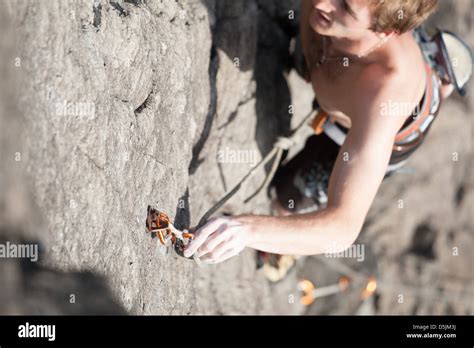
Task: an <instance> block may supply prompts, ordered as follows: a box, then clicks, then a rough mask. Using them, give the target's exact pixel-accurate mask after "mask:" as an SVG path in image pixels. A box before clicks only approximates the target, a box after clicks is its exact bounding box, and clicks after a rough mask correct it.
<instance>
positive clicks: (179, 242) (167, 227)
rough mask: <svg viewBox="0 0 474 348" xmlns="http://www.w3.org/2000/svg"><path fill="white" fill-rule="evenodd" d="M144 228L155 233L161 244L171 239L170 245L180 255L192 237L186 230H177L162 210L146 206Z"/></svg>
mask: <svg viewBox="0 0 474 348" xmlns="http://www.w3.org/2000/svg"><path fill="white" fill-rule="evenodd" d="M146 229H147V232H149V233H156V236H157V237H158V239H159V240H160V243H161V244H162V245H166V244H167V243H168V242H169V241H171V245H172V246H173V247H174V250H175V251H176V253H177V254H178V255H180V256H184V255H183V251H184V249H185V247H186V246H187V245H188V244H189V242H190V240H191V239H192V238H193V237H194V235H193V234H192V233H189V231H188V230H186V229H185V230H183V231H180V230H178V229H177V228H176V227H175V226H174V225H173V223H172V222H171V220H170V218H169V217H168V215H167V214H165V213H164V212H162V211H159V210H156V209H153V208H152V207H150V206H148V215H147V218H146Z"/></svg>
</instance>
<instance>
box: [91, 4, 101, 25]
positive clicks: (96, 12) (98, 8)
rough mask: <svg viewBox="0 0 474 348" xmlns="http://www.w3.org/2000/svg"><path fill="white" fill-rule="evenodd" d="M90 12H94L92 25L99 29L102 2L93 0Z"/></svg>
mask: <svg viewBox="0 0 474 348" xmlns="http://www.w3.org/2000/svg"><path fill="white" fill-rule="evenodd" d="M92 12H93V13H94V20H93V21H92V25H93V26H94V27H95V28H96V29H99V27H100V24H101V23H102V4H101V3H100V2H97V1H95V2H94V5H93V6H92Z"/></svg>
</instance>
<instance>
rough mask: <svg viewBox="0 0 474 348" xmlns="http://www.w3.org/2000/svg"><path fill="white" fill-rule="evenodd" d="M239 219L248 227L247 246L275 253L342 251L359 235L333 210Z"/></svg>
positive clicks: (293, 253)
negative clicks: (249, 228)
mask: <svg viewBox="0 0 474 348" xmlns="http://www.w3.org/2000/svg"><path fill="white" fill-rule="evenodd" d="M241 219H242V221H243V222H244V223H246V222H248V225H249V226H251V231H250V233H249V234H250V236H249V244H248V246H249V247H251V248H254V249H258V250H262V251H266V252H272V253H277V254H292V255H316V254H322V253H326V252H338V251H342V250H344V249H346V248H348V247H349V246H350V245H351V244H352V243H353V242H354V240H355V238H356V237H357V234H358V233H359V228H358V226H355V225H353V226H351V223H350V222H349V221H347V219H345V218H344V216H343V215H342V214H341V213H340V210H338V209H335V208H326V209H322V210H320V211H317V212H314V213H308V214H295V215H290V216H262V215H244V216H242V217H241Z"/></svg>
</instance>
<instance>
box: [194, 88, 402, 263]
mask: <svg viewBox="0 0 474 348" xmlns="http://www.w3.org/2000/svg"><path fill="white" fill-rule="evenodd" d="M379 87H380V86H371V85H370V84H368V89H365V90H364V91H363V92H364V93H362V94H363V95H361V96H360V98H356V100H360V103H359V105H355V106H354V111H353V114H352V115H351V116H352V117H351V120H352V127H351V129H350V131H349V133H348V135H347V137H346V140H345V142H344V144H343V146H342V147H341V150H340V152H339V155H338V157H337V160H336V163H335V166H334V168H333V171H332V174H331V178H330V181H329V190H328V205H327V208H325V209H322V210H320V211H317V212H314V213H307V214H295V215H291V216H260V215H241V216H236V217H222V218H216V219H213V220H211V221H210V222H209V223H208V224H206V225H205V226H204V227H203V228H201V229H200V230H199V231H197V234H196V238H195V240H194V241H193V242H192V243H191V244H190V246H189V247H188V251H187V253H185V255H192V254H194V253H195V252H196V251H197V255H198V256H203V255H205V257H206V258H207V259H208V260H210V261H213V262H220V261H223V260H225V259H226V258H229V257H231V256H233V255H235V254H237V253H238V252H240V251H241V250H242V249H243V248H244V247H251V248H255V249H258V250H262V251H267V252H273V253H278V254H294V255H315V254H321V253H326V252H338V251H342V250H345V249H346V248H348V247H349V246H350V245H351V244H352V243H353V242H354V241H355V239H356V238H357V236H358V234H359V233H360V230H361V228H362V225H363V223H364V220H365V217H366V215H367V212H368V210H369V208H370V206H371V204H372V201H373V199H374V197H375V195H376V193H377V190H378V188H379V186H380V183H381V182H382V180H383V177H384V175H385V172H386V169H387V165H388V163H389V160H390V156H391V152H392V147H393V143H394V138H395V135H396V133H397V130H398V129H399V127H400V126H401V125H400V119H397V117H395V116H381V115H380V110H381V108H380V105H382V103H383V102H384V101H386V100H389V99H390V98H389V96H393V95H394V93H393V92H394V89H393V88H389V87H386V88H385V89H384V90H385V92H384V91H381V90H380V89H379V90H377V89H378V88H379ZM370 88H372V89H373V90H372V91H371V90H369V89H370ZM374 95H375V97H373V96H374ZM371 96H372V97H371ZM364 98H365V100H364ZM392 99H393V98H392Z"/></svg>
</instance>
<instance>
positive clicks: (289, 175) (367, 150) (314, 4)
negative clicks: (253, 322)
mask: <svg viewBox="0 0 474 348" xmlns="http://www.w3.org/2000/svg"><path fill="white" fill-rule="evenodd" d="M436 7H437V0H390V1H379V0H345V1H344V0H302V3H301V21H300V37H301V44H302V50H303V53H304V58H305V62H306V64H305V77H306V80H307V81H308V82H311V84H312V87H313V89H314V92H315V95H316V101H317V104H318V106H319V107H318V110H319V113H318V115H317V117H316V119H315V120H314V122H313V126H314V129H315V133H316V134H315V135H313V136H311V137H310V138H309V139H308V140H307V142H306V146H305V148H304V149H303V150H302V151H301V152H300V153H299V154H297V155H296V156H295V157H294V158H293V159H291V160H290V161H289V162H288V163H286V164H285V165H284V166H282V167H281V168H280V169H279V171H278V173H277V175H276V177H275V179H274V182H273V186H274V188H275V192H276V196H277V197H276V199H275V201H274V205H275V210H276V211H277V214H275V215H276V216H262V215H254V214H245V215H239V216H232V217H217V218H213V219H211V220H209V221H208V222H207V224H206V225H204V226H203V227H202V228H200V229H199V230H198V231H195V232H196V237H195V239H194V240H193V241H192V242H191V243H190V245H189V246H188V247H187V249H186V250H185V254H184V255H185V256H186V257H189V256H191V255H193V254H194V255H195V256H197V257H200V258H201V260H205V261H207V262H210V263H218V262H222V261H224V260H226V259H228V258H230V257H232V256H234V255H237V254H238V253H239V252H240V251H242V250H243V249H244V248H245V247H250V248H254V249H257V250H259V251H261V252H265V253H266V254H268V253H274V254H290V255H315V254H322V253H328V252H330V253H335V252H340V251H343V250H345V249H347V248H349V247H350V246H351V245H352V244H353V243H354V241H355V240H356V238H357V236H358V235H359V233H360V231H361V228H362V225H363V223H364V220H365V218H366V215H367V212H368V210H369V208H370V206H371V204H372V201H373V200H374V197H375V195H376V193H377V190H378V188H379V185H380V184H381V182H382V180H383V179H384V178H385V177H387V176H388V174H390V172H392V171H393V170H396V169H397V168H399V167H400V166H402V165H403V164H404V163H405V161H406V158H407V157H408V156H409V155H410V154H411V153H413V151H414V150H415V149H416V148H417V147H418V146H419V145H420V144H421V141H422V140H423V138H424V136H425V135H426V133H427V131H428V130H429V127H430V125H431V122H432V121H433V119H435V118H436V114H437V112H438V109H439V105H440V102H441V101H442V100H443V99H445V98H446V97H447V96H448V95H449V94H450V93H451V92H452V90H453V88H454V87H453V85H454V84H455V83H454V82H453V81H451V80H449V78H448V77H446V76H444V77H443V76H442V77H441V78H440V77H439V74H438V73H437V71H435V70H436V69H434V67H433V65H432V64H431V65H430V62H428V61H427V58H426V56H425V55H424V54H423V52H422V50H421V49H420V47H421V46H420V45H419V43H418V41H417V40H416V39H415V31H414V30H413V29H415V28H417V27H419V26H420V25H421V24H422V22H424V21H425V20H426V18H427V17H428V16H429V15H430V14H431V13H433V12H434V11H435V10H436ZM464 84H465V82H464ZM456 85H457V83H456ZM458 90H459V89H458ZM387 105H412V106H413V108H412V109H410V110H412V111H409V110H407V109H406V108H403V107H400V108H393V109H394V110H395V111H394V110H391V111H390V110H388V111H387V108H386V106H387ZM397 110H398V111H397Z"/></svg>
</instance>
